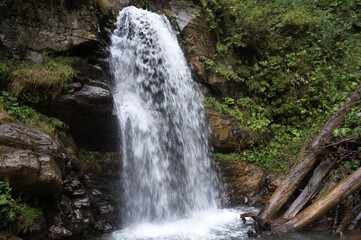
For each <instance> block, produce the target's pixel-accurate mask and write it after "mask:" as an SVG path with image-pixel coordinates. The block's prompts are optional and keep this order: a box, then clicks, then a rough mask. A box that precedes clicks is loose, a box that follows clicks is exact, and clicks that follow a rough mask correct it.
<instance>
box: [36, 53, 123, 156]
mask: <svg viewBox="0 0 361 240" xmlns="http://www.w3.org/2000/svg"><path fill="white" fill-rule="evenodd" d="M72 67H73V68H74V69H75V70H77V71H78V74H77V76H76V77H75V79H74V82H73V83H72V84H71V85H70V89H69V90H68V92H67V93H66V94H62V95H60V96H58V97H57V98H56V99H55V101H54V102H46V103H45V106H44V107H43V108H44V109H46V110H45V111H46V113H47V114H49V115H52V116H55V117H57V118H59V119H61V120H62V121H64V122H65V123H66V124H68V125H69V127H70V133H71V135H72V137H73V138H74V140H75V141H76V143H77V144H78V145H81V146H86V147H87V148H89V149H93V150H100V151H116V150H117V149H118V148H119V143H118V138H119V137H118V125H117V124H118V122H117V121H118V120H117V117H116V115H115V114H114V111H113V109H114V105H113V95H112V93H111V92H110V79H109V77H108V75H107V74H106V73H105V71H104V70H103V69H102V68H101V67H100V66H99V64H90V63H87V62H85V61H82V60H78V61H76V62H74V63H73V64H72Z"/></svg>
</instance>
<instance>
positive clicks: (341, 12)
mask: <svg viewBox="0 0 361 240" xmlns="http://www.w3.org/2000/svg"><path fill="white" fill-rule="evenodd" d="M198 5H199V6H200V8H199V10H198V13H199V14H201V15H203V16H205V17H206V19H207V21H208V23H209V27H210V31H213V32H214V33H215V35H216V36H217V51H216V54H215V55H214V56H213V58H206V57H203V58H202V59H203V61H204V63H205V65H206V67H207V69H208V70H209V71H212V72H214V73H216V74H218V75H219V76H222V77H224V78H225V79H226V80H227V81H233V82H237V83H238V84H239V88H240V89H246V94H245V97H243V98H239V99H233V98H230V97H229V96H222V98H218V99H216V98H214V97H209V98H208V99H207V101H206V103H207V104H208V105H210V106H212V107H213V108H216V109H217V110H218V111H221V112H223V113H226V114H229V115H230V116H231V117H233V118H234V119H236V120H238V121H239V122H240V125H241V126H242V127H248V128H249V129H251V130H252V131H255V132H257V133H259V134H261V135H262V136H263V138H262V139H263V141H261V143H260V144H259V145H257V146H254V148H253V149H250V150H246V151H244V152H242V153H241V155H240V157H239V159H244V160H248V161H250V162H252V163H256V164H259V165H260V166H263V168H264V169H265V170H279V169H281V170H283V172H287V171H288V170H289V166H290V165H291V164H292V163H293V162H294V160H295V159H296V158H297V153H298V152H299V151H300V150H301V148H302V146H303V145H304V143H305V141H306V142H307V141H309V140H310V139H312V137H313V136H314V135H315V133H317V132H318V130H320V129H321V128H322V126H323V124H324V123H325V122H326V120H327V119H328V117H329V116H330V115H331V114H332V113H333V112H334V111H335V110H336V109H338V107H339V106H340V104H341V103H343V102H344V101H345V100H346V99H347V97H348V96H349V94H350V93H351V92H352V91H353V90H354V88H355V87H356V85H357V84H358V83H359V82H360V79H361V76H360V68H361V62H360V59H361V42H360V38H361V34H360V29H361V26H360V19H361V10H360V9H361V7H360V6H361V3H360V2H359V1H355V0H348V1H342V2H341V1H322V0H319V1H316V2H315V1H292V3H290V2H289V1H283V0H277V1H251V0H244V1H231V0H222V1H213V0H200V1H198ZM337 131H339V130H337ZM341 131H342V130H341ZM343 131H344V130H343ZM349 133H350V134H351V131H350V132H349ZM336 134H337V133H336Z"/></svg>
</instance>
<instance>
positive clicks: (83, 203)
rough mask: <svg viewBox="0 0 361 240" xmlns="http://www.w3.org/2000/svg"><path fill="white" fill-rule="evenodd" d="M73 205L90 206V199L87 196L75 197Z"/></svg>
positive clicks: (76, 206)
mask: <svg viewBox="0 0 361 240" xmlns="http://www.w3.org/2000/svg"><path fill="white" fill-rule="evenodd" d="M73 204H74V207H75V208H78V209H80V208H90V201H89V198H88V197H84V198H79V199H76V200H75V201H74V202H73Z"/></svg>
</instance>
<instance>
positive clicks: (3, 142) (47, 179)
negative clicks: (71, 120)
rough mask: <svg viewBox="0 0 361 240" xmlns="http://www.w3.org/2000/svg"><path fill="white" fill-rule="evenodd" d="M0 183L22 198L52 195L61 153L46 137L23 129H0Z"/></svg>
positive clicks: (57, 186)
mask: <svg viewBox="0 0 361 240" xmlns="http://www.w3.org/2000/svg"><path fill="white" fill-rule="evenodd" d="M0 153H1V155H0V179H1V180H5V179H7V180H9V182H10V186H11V187H12V188H13V189H14V190H15V191H16V192H22V193H23V194H25V195H39V194H49V193H52V194H53V193H56V192H58V191H59V190H60V186H61V184H62V173H61V167H60V166H61V164H62V161H63V158H64V157H63V153H62V150H61V147H60V144H59V143H58V142H57V141H56V140H55V139H53V138H52V137H51V136H50V135H48V134H46V133H44V132H41V131H40V130H38V129H34V128H31V127H28V126H25V125H21V124H15V123H6V124H1V125H0Z"/></svg>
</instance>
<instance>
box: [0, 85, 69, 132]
mask: <svg viewBox="0 0 361 240" xmlns="http://www.w3.org/2000/svg"><path fill="white" fill-rule="evenodd" d="M0 106H3V108H4V110H6V111H7V113H8V114H9V115H10V116H12V117H14V118H15V119H17V120H18V121H20V122H22V123H25V124H28V125H30V126H33V127H36V128H39V129H40V130H42V131H44V132H47V133H49V134H59V133H62V132H63V131H64V130H66V129H67V125H66V124H64V123H63V122H62V121H60V120H59V119H56V118H52V117H47V116H45V115H43V114H40V113H38V112H36V111H35V110H34V109H33V108H31V107H28V106H26V105H22V104H21V103H20V102H19V100H18V98H17V97H15V96H12V95H11V94H10V93H8V92H5V91H3V92H2V93H1V95H0Z"/></svg>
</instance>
